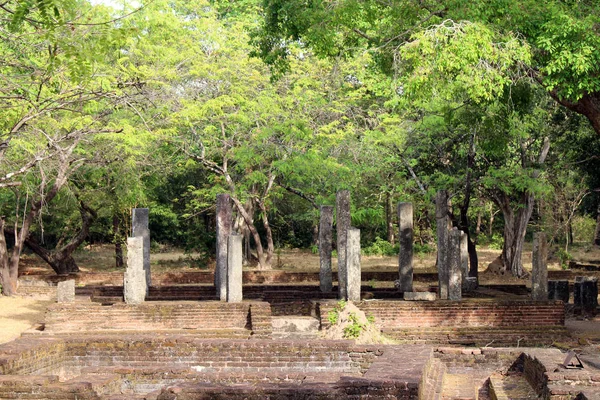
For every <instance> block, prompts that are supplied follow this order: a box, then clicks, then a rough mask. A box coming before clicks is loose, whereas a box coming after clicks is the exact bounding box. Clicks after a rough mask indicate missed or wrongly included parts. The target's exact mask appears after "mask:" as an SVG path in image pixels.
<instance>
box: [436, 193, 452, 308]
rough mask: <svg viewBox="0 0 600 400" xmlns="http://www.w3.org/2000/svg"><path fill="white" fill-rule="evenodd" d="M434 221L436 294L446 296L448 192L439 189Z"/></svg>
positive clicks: (441, 297) (447, 274) (444, 297)
mask: <svg viewBox="0 0 600 400" xmlns="http://www.w3.org/2000/svg"><path fill="white" fill-rule="evenodd" d="M435 221H436V226H437V270H438V287H439V290H438V294H439V296H440V299H447V298H448V278H449V272H448V224H449V222H450V221H449V217H448V192H447V191H446V190H440V191H438V192H437V194H436V197H435Z"/></svg>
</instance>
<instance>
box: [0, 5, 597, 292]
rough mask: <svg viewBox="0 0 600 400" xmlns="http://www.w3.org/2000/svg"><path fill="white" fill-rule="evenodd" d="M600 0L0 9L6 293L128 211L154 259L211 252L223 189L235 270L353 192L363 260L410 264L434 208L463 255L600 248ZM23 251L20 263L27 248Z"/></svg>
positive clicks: (310, 235)
mask: <svg viewBox="0 0 600 400" xmlns="http://www.w3.org/2000/svg"><path fill="white" fill-rule="evenodd" d="M598 20H600V6H599V5H597V4H596V3H595V2H594V1H592V0H588V1H566V0H564V1H563V0H548V1H544V2H539V1H537V2H535V1H516V0H495V1H491V2H490V1H483V0H482V1H474V2H469V6H468V7H466V6H464V5H463V2H461V1H453V0H435V1H428V0H400V1H380V0H368V1H356V0H342V1H336V2H330V1H304V0H302V1H298V0H288V1H282V0H279V1H277V0H265V1H262V2H261V1H258V0H243V1H216V0H214V1H209V0H193V1H178V0H172V1H164V0H153V1H150V2H147V3H137V2H133V3H132V2H124V3H123V4H119V3H118V2H115V3H105V2H102V3H89V2H87V1H81V0H35V1H22V0H8V1H5V2H3V3H2V4H1V5H0V39H1V40H0V98H1V100H2V102H1V104H0V107H1V112H0V282H1V285H2V292H3V293H4V294H8V295H10V294H14V293H15V292H16V290H17V287H16V279H17V276H18V271H19V262H20V259H21V255H22V254H23V252H24V251H33V252H35V253H36V254H38V255H39V256H40V257H42V259H44V260H45V262H47V263H48V264H49V265H50V266H51V267H52V268H53V269H54V271H56V273H60V274H63V273H69V272H76V271H77V270H78V266H77V264H76V262H75V260H74V258H73V253H74V252H75V251H76V250H77V249H78V248H80V247H81V246H82V245H84V244H86V243H105V244H107V243H110V244H112V245H114V249H115V266H116V267H117V268H121V267H122V266H123V247H124V244H123V243H124V240H125V238H126V237H127V235H128V234H129V231H130V212H131V208H133V207H148V208H149V209H150V229H151V232H152V241H153V246H154V247H155V248H158V247H161V246H162V247H165V246H166V247H177V248H184V249H185V250H186V251H188V252H189V253H190V254H194V255H195V256H194V257H195V262H196V263H197V265H199V266H201V267H205V266H206V265H208V263H209V261H210V260H211V258H212V257H214V248H215V237H214V213H215V197H216V195H217V194H219V193H228V194H230V196H231V198H232V200H233V203H234V211H235V215H236V218H235V229H237V230H238V231H240V232H242V233H243V234H244V237H245V243H246V249H247V251H246V256H247V261H248V262H249V263H250V264H251V265H255V266H256V267H258V268H262V269H268V268H271V267H272V266H273V256H274V254H275V253H276V249H281V248H313V249H314V248H316V246H317V242H316V241H317V238H318V235H317V229H318V220H319V209H318V208H319V206H320V205H332V204H334V203H335V193H336V191H338V190H341V189H348V190H350V191H351V194H352V224H353V225H354V226H356V227H358V228H360V229H361V241H362V246H363V254H381V255H389V254H395V253H397V251H398V249H397V245H395V244H394V243H395V242H396V238H395V229H397V228H395V226H394V225H395V223H396V221H395V219H396V216H395V214H396V212H395V205H396V204H397V203H398V202H399V201H411V202H413V203H414V210H415V228H416V234H415V246H416V250H417V252H431V251H434V249H435V228H436V216H435V198H436V193H437V192H439V191H446V192H447V193H448V197H449V204H450V217H451V220H452V222H453V224H454V225H455V226H458V227H459V228H460V229H463V230H465V231H467V232H468V234H469V253H470V258H471V265H472V268H473V265H474V266H475V268H477V251H476V248H477V246H481V245H491V246H495V247H498V248H501V249H502V254H501V257H500V261H501V262H502V265H503V268H505V269H506V270H507V271H510V272H511V273H512V274H513V275H515V276H522V275H523V274H524V273H525V272H524V270H523V265H522V259H521V255H522V250H523V244H524V241H526V240H527V239H528V238H529V237H530V235H531V234H532V232H534V231H545V232H546V233H547V234H548V236H549V239H550V241H551V243H552V244H553V245H554V246H555V249H556V250H555V254H556V256H557V257H559V259H560V260H561V261H564V262H566V261H567V260H568V258H569V249H570V246H571V245H572V244H573V243H575V242H582V243H584V246H586V247H589V248H591V246H593V245H596V246H597V245H600V192H599V188H600V181H599V180H600V174H599V173H598V171H600V160H599V158H598V157H599V155H600V25H599V24H598V22H597V21H598ZM27 249H28V250H27Z"/></svg>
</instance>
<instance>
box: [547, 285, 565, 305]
mask: <svg viewBox="0 0 600 400" xmlns="http://www.w3.org/2000/svg"><path fill="white" fill-rule="evenodd" d="M548 300H562V301H563V303H565V304H567V303H568V302H569V281H548Z"/></svg>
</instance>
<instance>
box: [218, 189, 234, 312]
mask: <svg viewBox="0 0 600 400" xmlns="http://www.w3.org/2000/svg"><path fill="white" fill-rule="evenodd" d="M231 214H232V212H231V199H230V198H229V195H228V194H218V195H217V215H216V217H217V262H216V266H215V288H216V290H217V297H218V298H219V299H220V300H221V301H225V300H227V280H226V277H227V246H228V244H227V237H228V236H229V235H230V234H231V225H232V216H231Z"/></svg>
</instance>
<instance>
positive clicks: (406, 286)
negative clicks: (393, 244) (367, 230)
mask: <svg viewBox="0 0 600 400" xmlns="http://www.w3.org/2000/svg"><path fill="white" fill-rule="evenodd" d="M398 226H399V228H400V229H399V234H398V240H399V242H400V251H399V254H398V274H399V277H398V282H399V286H398V290H399V291H401V292H412V290H413V205H412V203H399V204H398Z"/></svg>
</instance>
